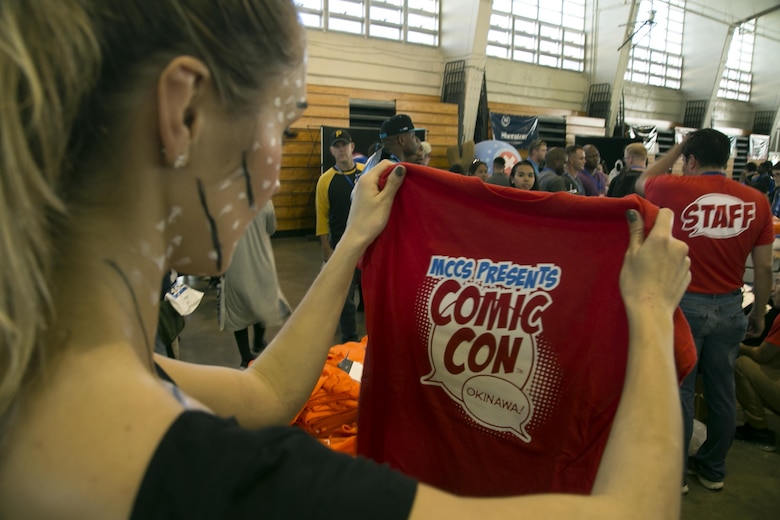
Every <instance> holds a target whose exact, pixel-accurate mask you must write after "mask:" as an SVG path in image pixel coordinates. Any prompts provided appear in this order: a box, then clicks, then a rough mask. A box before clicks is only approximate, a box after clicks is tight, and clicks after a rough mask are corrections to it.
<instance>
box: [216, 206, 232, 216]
mask: <svg viewBox="0 0 780 520" xmlns="http://www.w3.org/2000/svg"><path fill="white" fill-rule="evenodd" d="M231 211H233V205H232V204H228V205H227V206H225V207H224V208H222V210H221V211H220V212H219V216H220V217H221V216H223V215H227V214H228V213H230V212H231Z"/></svg>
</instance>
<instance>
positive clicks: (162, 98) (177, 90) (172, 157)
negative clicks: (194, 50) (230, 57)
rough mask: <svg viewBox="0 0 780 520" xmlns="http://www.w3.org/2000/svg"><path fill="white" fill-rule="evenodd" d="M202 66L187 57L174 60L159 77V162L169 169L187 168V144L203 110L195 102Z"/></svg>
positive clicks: (205, 72) (203, 72)
mask: <svg viewBox="0 0 780 520" xmlns="http://www.w3.org/2000/svg"><path fill="white" fill-rule="evenodd" d="M208 77H209V70H208V67H206V65H205V64H204V63H203V62H202V61H200V60H198V59H196V58H192V57H190V56H179V57H177V58H174V59H173V60H172V61H171V62H170V63H168V65H167V66H166V67H165V69H164V70H163V71H162V73H161V74H160V79H159V82H158V85H157V105H158V110H159V118H160V120H159V124H160V139H161V140H162V150H163V160H164V162H165V164H167V165H169V166H171V167H173V168H177V169H178V168H183V167H184V166H186V165H187V161H188V160H189V153H190V144H191V142H192V140H193V139H194V138H195V137H196V136H197V134H198V132H199V131H200V127H201V124H202V119H203V113H202V110H203V107H202V106H201V105H200V104H199V103H197V100H198V94H199V93H200V91H201V89H202V82H203V80H204V79H207V78H208Z"/></svg>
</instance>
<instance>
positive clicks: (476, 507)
mask: <svg viewBox="0 0 780 520" xmlns="http://www.w3.org/2000/svg"><path fill="white" fill-rule="evenodd" d="M632 219H633V221H632V222H631V223H630V229H631V242H630V245H629V248H628V251H627V253H626V257H625V261H624V263H623V269H622V271H621V274H620V287H621V293H622V295H623V300H624V302H625V305H626V314H627V316H628V323H629V329H630V335H629V354H628V364H627V367H626V380H625V385H624V387H623V395H622V397H621V400H620V405H619V406H618V409H617V413H616V415H615V419H614V422H613V425H612V431H611V433H610V436H609V440H608V442H607V445H606V448H605V451H604V455H603V456H602V459H601V464H600V465H599V470H598V474H597V477H596V482H595V484H594V487H593V493H592V495H591V496H574V495H535V496H527V497H518V498H502V499H463V498H458V497H454V496H452V495H448V494H446V493H443V492H441V491H438V490H435V489H433V488H430V487H428V486H425V485H420V487H419V489H418V492H417V497H416V499H415V502H414V507H413V510H412V517H413V518H429V517H441V518H477V517H478V518H481V519H483V520H487V519H489V518H512V517H519V516H522V518H544V519H553V518H566V519H570V518H578V519H587V518H594V519H609V518H615V519H623V518H639V519H641V518H648V519H657V518H678V517H679V514H680V486H681V479H682V459H681V455H682V419H681V417H682V415H681V413H680V404H679V394H678V386H677V380H676V375H675V367H674V356H673V323H672V314H673V312H674V309H675V307H676V306H677V304H678V303H679V300H680V298H681V297H682V294H683V292H684V291H685V288H686V287H687V286H688V283H689V282H690V272H689V267H690V260H689V259H688V257H687V251H688V248H687V246H686V245H685V244H684V243H682V242H680V241H678V240H675V239H673V238H672V235H671V230H672V219H673V215H672V212H671V211H669V210H666V209H662V210H661V211H660V212H659V214H658V217H657V220H656V223H655V226H654V227H653V230H652V231H651V233H650V234H649V235H648V237H647V239H646V240H643V237H642V228H643V223H642V219H641V217H640V216H639V214H638V213H637V212H633V211H632V212H631V215H630V216H629V220H632Z"/></svg>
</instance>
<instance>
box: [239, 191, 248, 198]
mask: <svg viewBox="0 0 780 520" xmlns="http://www.w3.org/2000/svg"><path fill="white" fill-rule="evenodd" d="M245 198H246V193H245V192H243V191H242V192H241V193H239V194H238V200H244V199H245Z"/></svg>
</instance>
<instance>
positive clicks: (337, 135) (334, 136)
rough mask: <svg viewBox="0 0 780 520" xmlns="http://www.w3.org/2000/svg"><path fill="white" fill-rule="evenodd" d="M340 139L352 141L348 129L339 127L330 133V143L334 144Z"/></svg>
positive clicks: (347, 141)
mask: <svg viewBox="0 0 780 520" xmlns="http://www.w3.org/2000/svg"><path fill="white" fill-rule="evenodd" d="M338 141H344V142H345V143H351V142H352V136H351V135H349V132H347V131H346V130H342V129H338V130H334V131H333V132H331V134H330V145H331V146H333V145H334V144H336V142H338Z"/></svg>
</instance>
